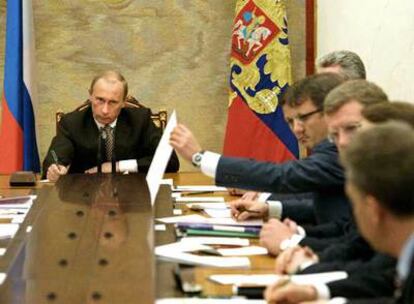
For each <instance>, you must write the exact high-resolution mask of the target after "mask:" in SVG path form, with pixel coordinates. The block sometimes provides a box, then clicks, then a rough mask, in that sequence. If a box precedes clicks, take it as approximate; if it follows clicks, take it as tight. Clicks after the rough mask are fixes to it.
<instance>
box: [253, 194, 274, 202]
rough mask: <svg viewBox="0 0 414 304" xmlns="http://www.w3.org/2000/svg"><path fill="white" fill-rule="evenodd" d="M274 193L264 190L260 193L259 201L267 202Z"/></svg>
mask: <svg viewBox="0 0 414 304" xmlns="http://www.w3.org/2000/svg"><path fill="white" fill-rule="evenodd" d="M271 195H272V193H268V192H262V193H260V194H259V197H258V198H257V201H258V202H260V203H266V201H267V199H268V198H269V197H270V196H271Z"/></svg>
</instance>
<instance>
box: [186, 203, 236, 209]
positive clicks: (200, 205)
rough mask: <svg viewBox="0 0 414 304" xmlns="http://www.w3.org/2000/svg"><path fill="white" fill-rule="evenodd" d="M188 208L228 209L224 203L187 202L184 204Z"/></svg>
mask: <svg viewBox="0 0 414 304" xmlns="http://www.w3.org/2000/svg"><path fill="white" fill-rule="evenodd" d="M186 206H187V207H188V208H190V209H191V208H193V207H195V208H198V209H229V206H228V205H227V204H226V203H189V204H187V205H186Z"/></svg>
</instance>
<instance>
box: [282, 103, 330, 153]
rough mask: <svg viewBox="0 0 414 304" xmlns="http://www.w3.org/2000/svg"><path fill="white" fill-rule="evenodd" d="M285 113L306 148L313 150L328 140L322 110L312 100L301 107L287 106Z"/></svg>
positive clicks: (284, 108)
mask: <svg viewBox="0 0 414 304" xmlns="http://www.w3.org/2000/svg"><path fill="white" fill-rule="evenodd" d="M283 113H284V116H285V119H286V121H287V122H288V124H289V126H290V128H291V129H292V131H293V133H294V134H295V136H296V138H297V139H298V141H299V142H300V143H301V144H302V145H303V146H304V147H306V148H309V149H312V148H313V147H315V146H316V145H317V144H319V143H320V142H321V141H322V140H324V139H325V138H326V135H327V129H326V123H325V120H324V118H323V115H322V110H321V109H318V108H317V107H316V106H315V105H314V104H313V103H312V101H311V100H310V99H307V100H306V101H305V102H303V103H302V104H301V105H299V106H295V107H291V106H289V105H285V106H284V107H283Z"/></svg>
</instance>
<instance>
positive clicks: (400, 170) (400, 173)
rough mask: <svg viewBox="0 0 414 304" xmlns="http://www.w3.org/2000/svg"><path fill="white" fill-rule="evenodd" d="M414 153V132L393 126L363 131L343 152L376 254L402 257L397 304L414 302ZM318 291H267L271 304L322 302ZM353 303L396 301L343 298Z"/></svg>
mask: <svg viewBox="0 0 414 304" xmlns="http://www.w3.org/2000/svg"><path fill="white" fill-rule="evenodd" d="M412 151H414V129H413V128H412V127H411V126H409V125H407V124H403V123H399V122H389V123H385V124H383V125H378V126H375V127H372V128H368V129H366V130H364V131H361V132H360V133H359V134H358V135H357V136H356V137H355V138H354V140H353V141H352V143H350V144H349V145H348V147H347V148H346V149H345V151H344V152H343V154H342V161H343V164H344V166H345V170H346V176H347V181H346V189H347V194H348V196H349V197H350V199H351V201H352V205H353V209H354V214H355V217H356V221H357V224H358V227H359V229H360V231H361V233H362V234H363V236H364V237H365V238H366V239H367V240H368V241H369V242H370V243H371V244H372V246H373V247H374V248H375V249H376V250H378V251H380V252H383V253H385V254H388V255H390V256H393V257H396V258H398V265H397V278H398V282H399V284H398V286H399V288H398V289H397V292H396V294H395V299H394V300H393V301H391V303H394V302H395V303H404V304H412V303H414V188H413V186H412V185H413V184H414V175H413V174H412V168H414V154H413V153H412ZM367 274H369V273H367ZM360 282H361V283H360V284H364V283H363V280H362V281H361V280H360ZM316 289H317V288H314V287H312V286H310V285H295V284H288V285H285V286H278V285H273V286H271V287H269V288H268V289H267V291H266V299H267V300H268V301H269V302H270V303H300V302H303V301H309V300H316V299H317V296H318V293H317V292H316ZM338 301H339V299H338ZM348 302H349V303H390V299H371V300H355V301H354V300H344V299H343V301H342V302H336V303H348ZM317 303H321V302H320V301H318V302H317ZM326 303H329V302H326Z"/></svg>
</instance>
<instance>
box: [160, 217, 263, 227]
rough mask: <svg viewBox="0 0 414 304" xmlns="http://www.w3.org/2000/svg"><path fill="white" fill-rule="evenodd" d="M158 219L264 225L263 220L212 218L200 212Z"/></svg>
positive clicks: (182, 221)
mask: <svg viewBox="0 0 414 304" xmlns="http://www.w3.org/2000/svg"><path fill="white" fill-rule="evenodd" d="M157 221H160V222H163V223H167V224H175V223H204V224H216V225H232V226H262V225H263V220H247V221H243V222H237V221H236V220H234V219H232V218H211V217H204V216H201V215H199V214H190V215H181V216H170V217H161V218H157Z"/></svg>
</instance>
